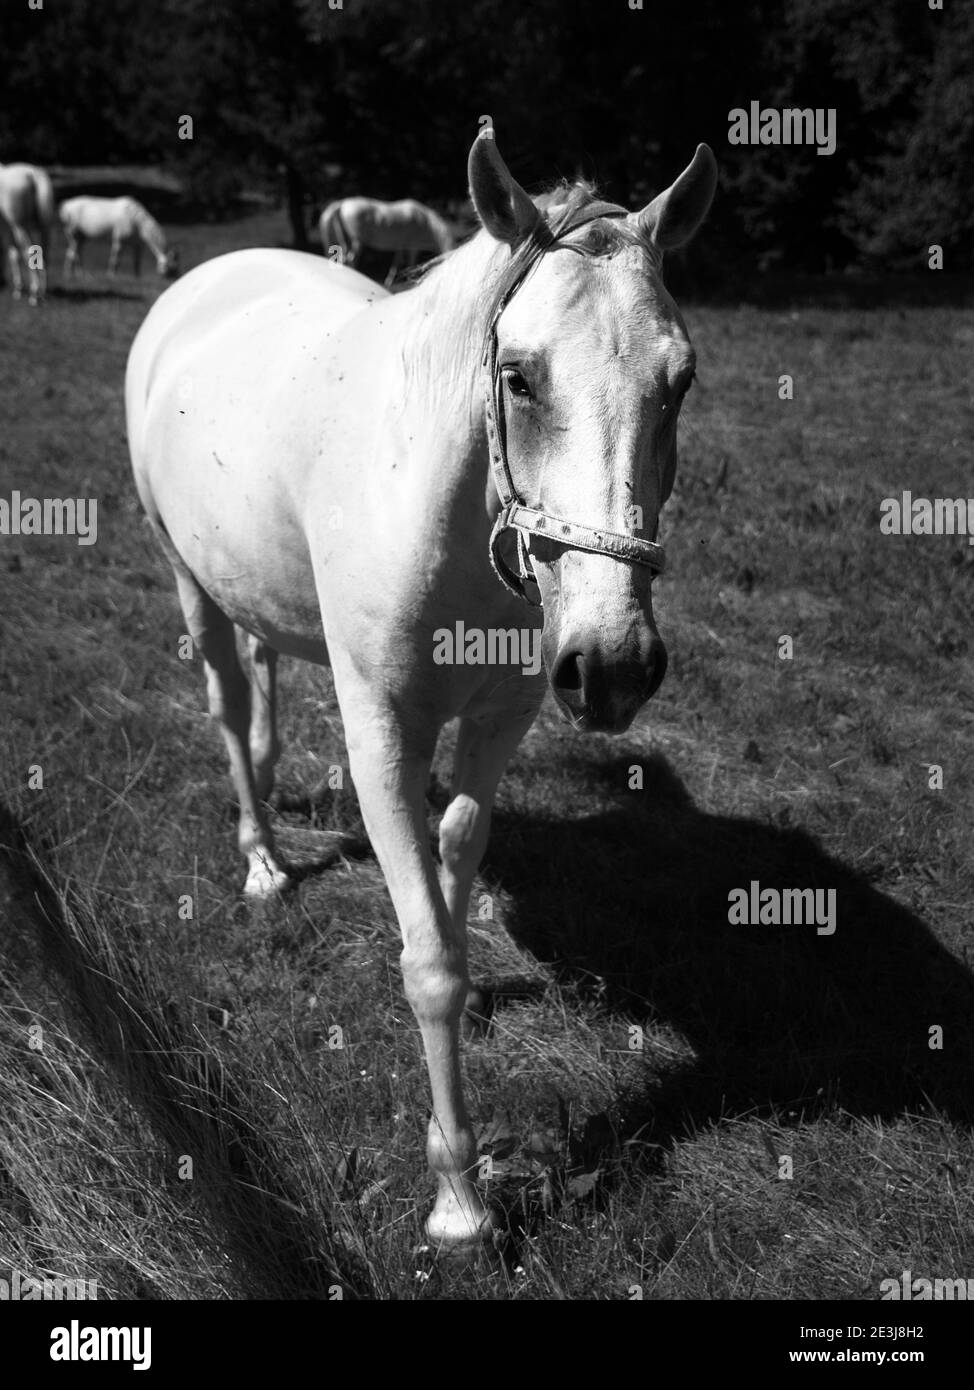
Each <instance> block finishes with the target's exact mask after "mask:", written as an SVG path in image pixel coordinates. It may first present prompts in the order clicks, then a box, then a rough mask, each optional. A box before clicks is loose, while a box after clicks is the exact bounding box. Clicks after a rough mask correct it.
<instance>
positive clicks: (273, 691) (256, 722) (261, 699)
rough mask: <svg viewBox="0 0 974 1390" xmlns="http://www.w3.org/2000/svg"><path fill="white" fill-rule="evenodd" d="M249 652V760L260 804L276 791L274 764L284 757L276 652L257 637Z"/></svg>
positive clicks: (249, 645)
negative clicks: (278, 699) (278, 714)
mask: <svg viewBox="0 0 974 1390" xmlns="http://www.w3.org/2000/svg"><path fill="white" fill-rule="evenodd" d="M248 647H249V650H250V739H249V742H250V761H251V764H252V765H253V769H254V785H255V787H256V789H257V796H258V799H259V800H260V801H267V800H268V799H269V797H270V794H271V792H272V791H273V789H274V765H275V763H276V762H277V760H278V758H279V757H280V756H281V745H280V742H279V740H278V737H277V652H276V651H275V650H274V648H273V647H269V646H268V645H267V643H266V642H262V641H261V640H260V638H258V637H251V638H250V639H249V641H248Z"/></svg>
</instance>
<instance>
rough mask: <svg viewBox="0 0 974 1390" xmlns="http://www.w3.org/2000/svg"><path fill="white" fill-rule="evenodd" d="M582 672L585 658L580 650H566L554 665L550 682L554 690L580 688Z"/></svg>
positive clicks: (582, 678) (582, 680) (582, 679)
mask: <svg viewBox="0 0 974 1390" xmlns="http://www.w3.org/2000/svg"><path fill="white" fill-rule="evenodd" d="M584 672H585V658H584V657H583V656H582V654H581V652H567V653H566V654H565V656H563V657H562V658H561V660H560V661H559V662H558V665H557V666H556V667H555V675H554V680H553V681H552V684H553V686H554V687H555V689H556V690H581V688H582V685H583V682H584V679H585V676H584Z"/></svg>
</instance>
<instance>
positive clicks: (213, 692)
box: [176, 566, 289, 897]
mask: <svg viewBox="0 0 974 1390" xmlns="http://www.w3.org/2000/svg"><path fill="white" fill-rule="evenodd" d="M176 583H177V586H178V588H179V601H180V603H181V604H182V609H183V613H184V614H185V616H186V624H187V627H188V630H189V634H190V636H191V637H192V639H193V641H194V643H195V644H196V646H197V647H198V648H199V651H200V654H201V655H202V657H203V661H204V663H205V667H206V690H207V695H208V697H209V703H210V714H211V715H212V716H213V718H214V719H215V720H216V721H217V723H218V724H219V725H220V731H221V733H222V734H223V739H224V742H225V743H226V746H227V753H228V755H229V758H230V775H231V777H232V778H233V785H234V787H235V789H236V792H237V800H238V801H239V803H240V824H239V828H238V840H237V842H238V844H239V846H240V853H241V854H243V855H245V856H246V859H247V864H248V872H247V880H246V883H245V884H244V892H245V893H247V894H248V895H250V896H253V897H268V896H269V895H271V894H272V893H276V892H281V891H282V890H283V889H284V888H286V887H287V886H288V883H289V879H288V876H287V874H286V873H285V872H284V870H283V869H282V868H281V867H280V865H279V864H278V862H277V858H276V855H275V851H274V840H273V836H272V834H271V829H270V825H269V823H268V820H267V815H266V813H265V811H264V810H263V808H262V806H261V803H260V798H259V796H258V793H257V784H256V779H255V776H254V768H253V764H252V762H251V758H250V745H249V739H250V708H251V700H250V684H249V682H248V680H247V677H246V676H245V675H244V673H243V668H242V667H241V665H240V660H239V658H238V656H237V647H236V641H235V638H234V630H233V623H232V622H231V621H230V619H229V618H228V617H227V615H226V614H225V613H223V612H222V611H221V610H220V609H219V608H218V607H217V606H216V604H215V603H214V602H213V600H212V599H211V598H210V596H209V595H208V594H207V593H205V592H204V590H203V589H201V588H200V586H199V584H198V583H197V582H196V580H195V579H194V578H193V576H192V575H191V574H190V573H189V571H188V570H187V569H185V568H184V567H182V566H180V567H178V568H177V569H176Z"/></svg>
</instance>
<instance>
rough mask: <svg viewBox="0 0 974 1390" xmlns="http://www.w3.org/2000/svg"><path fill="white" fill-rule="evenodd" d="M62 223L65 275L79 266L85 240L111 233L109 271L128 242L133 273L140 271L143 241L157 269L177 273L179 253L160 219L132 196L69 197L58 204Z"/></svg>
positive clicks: (172, 275) (171, 274)
mask: <svg viewBox="0 0 974 1390" xmlns="http://www.w3.org/2000/svg"><path fill="white" fill-rule="evenodd" d="M59 212H60V218H61V226H62V227H63V228H64V237H65V240H66V242H67V248H68V249H67V254H66V256H65V258H64V275H65V279H68V278H70V276H71V275H72V274H73V273H74V272H75V270H80V269H81V252H82V248H83V246H84V243H85V242H86V241H87V240H88V239H89V238H92V237H111V239H112V245H111V250H110V251H109V253H108V273H109V275H114V274H115V271H116V270H117V269H118V258H119V256H120V255H121V252H122V247H123V246H124V245H126V244H129V243H131V246H132V259H133V265H134V269H135V273H136V275H140V274H141V273H142V246H143V244H145V245H146V246H148V248H149V250H150V251H151V252H152V254H153V256H155V258H156V270H157V271H158V272H159V274H160V275H164V276H166V278H167V279H170V280H172V279H174V278H175V276H176V275H178V274H179V256H178V253H177V252H176V250H175V249H170V248H169V246H168V245H167V243H166V234H165V232H164V231H163V230H162V228H161V227H160V226H159V223H158V222H157V221H156V219H155V218H154V217H153V216H152V214H151V213H150V212H148V211H147V210H146V209H145V208H144V207H143V206H142V204H141V203H140V202H138V201H137V199H135V198H96V197H94V196H92V195H91V194H87V193H85V194H82V195H81V196H80V197H77V198H68V199H67V200H66V201H65V202H63V203H62V204H61V207H60V210H59Z"/></svg>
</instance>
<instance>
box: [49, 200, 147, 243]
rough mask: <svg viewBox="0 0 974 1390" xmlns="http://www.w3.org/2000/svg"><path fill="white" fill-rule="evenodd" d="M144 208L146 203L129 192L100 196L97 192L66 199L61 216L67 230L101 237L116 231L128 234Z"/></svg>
mask: <svg viewBox="0 0 974 1390" xmlns="http://www.w3.org/2000/svg"><path fill="white" fill-rule="evenodd" d="M142 211H143V209H142V204H141V203H140V202H138V201H137V200H136V199H135V198H131V197H128V196H127V195H125V196H123V197H121V198H100V197H97V196H96V195H95V194H93V193H80V194H79V195H78V196H77V197H76V198H66V199H65V201H64V202H63V203H62V204H61V207H60V217H61V222H62V224H63V225H64V227H65V229H66V230H70V231H73V232H79V233H80V234H81V235H82V236H86V237H101V236H109V235H111V234H112V233H113V232H120V233H121V234H123V235H128V234H129V233H130V232H131V231H132V229H133V227H134V225H135V221H136V218H137V217H138V215H139V214H140V213H141V212H142Z"/></svg>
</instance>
